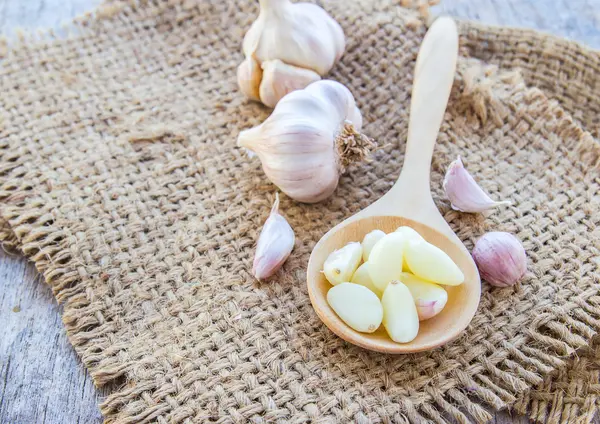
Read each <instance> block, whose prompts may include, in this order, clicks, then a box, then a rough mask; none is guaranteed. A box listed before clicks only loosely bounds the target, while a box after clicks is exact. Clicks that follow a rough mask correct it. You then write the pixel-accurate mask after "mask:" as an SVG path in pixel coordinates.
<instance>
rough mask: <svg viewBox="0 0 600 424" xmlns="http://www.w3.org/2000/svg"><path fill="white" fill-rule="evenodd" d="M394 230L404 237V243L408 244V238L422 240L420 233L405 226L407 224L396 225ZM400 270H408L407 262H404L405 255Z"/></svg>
mask: <svg viewBox="0 0 600 424" xmlns="http://www.w3.org/2000/svg"><path fill="white" fill-rule="evenodd" d="M396 232H397V233H400V234H402V235H404V238H405V239H406V245H408V242H409V241H410V240H423V237H421V234H419V233H417V232H416V231H415V230H413V229H412V228H410V227H407V226H403V227H398V228H397V229H396ZM402 271H404V272H410V268H409V267H408V264H407V263H406V257H404V259H403V260H402Z"/></svg>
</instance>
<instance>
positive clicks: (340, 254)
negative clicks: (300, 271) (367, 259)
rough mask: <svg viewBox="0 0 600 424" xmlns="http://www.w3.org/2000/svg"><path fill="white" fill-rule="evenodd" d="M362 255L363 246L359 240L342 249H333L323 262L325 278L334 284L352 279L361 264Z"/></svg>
mask: <svg viewBox="0 0 600 424" xmlns="http://www.w3.org/2000/svg"><path fill="white" fill-rule="evenodd" d="M361 257H362V248H361V247H360V243H358V242H352V243H348V244H347V245H345V246H344V247H342V248H341V249H338V250H335V251H333V252H332V253H330V254H329V256H328V257H327V259H326V260H325V263H324V264H323V272H324V274H325V278H327V281H329V282H330V283H331V284H333V285H334V286H335V285H337V284H341V283H345V282H348V281H350V280H351V279H352V275H353V274H354V271H356V268H358V264H360V258H361Z"/></svg>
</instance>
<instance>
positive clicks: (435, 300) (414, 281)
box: [400, 272, 448, 321]
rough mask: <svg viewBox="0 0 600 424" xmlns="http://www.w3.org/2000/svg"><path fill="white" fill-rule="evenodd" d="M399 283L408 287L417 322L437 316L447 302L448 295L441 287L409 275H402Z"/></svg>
mask: <svg viewBox="0 0 600 424" xmlns="http://www.w3.org/2000/svg"><path fill="white" fill-rule="evenodd" d="M400 281H401V282H402V283H403V284H404V285H405V286H406V287H408V290H409V291H410V294H411V295H412V297H413V300H414V301H415V306H416V307H417V313H418V315H419V321H424V320H426V319H429V318H432V317H434V316H436V315H437V314H439V313H440V312H441V311H442V309H444V306H446V303H447V302H448V293H447V292H446V290H444V288H443V287H441V286H438V285H437V284H434V283H430V282H429V281H425V280H422V279H421V278H419V277H417V276H415V275H412V274H409V273H406V272H404V273H402V276H401V277H400Z"/></svg>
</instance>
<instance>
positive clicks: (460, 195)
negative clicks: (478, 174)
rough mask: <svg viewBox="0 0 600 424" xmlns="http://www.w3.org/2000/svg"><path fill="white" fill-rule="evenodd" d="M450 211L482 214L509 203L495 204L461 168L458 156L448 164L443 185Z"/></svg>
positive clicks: (463, 168) (462, 167)
mask: <svg viewBox="0 0 600 424" xmlns="http://www.w3.org/2000/svg"><path fill="white" fill-rule="evenodd" d="M443 187H444V190H445V192H446V196H447V197H448V200H450V203H451V206H452V209H454V210H457V211H461V212H483V211H486V210H488V209H491V208H495V207H497V206H501V205H510V202H509V201H501V202H495V201H493V200H492V199H490V197H489V196H488V195H487V194H486V193H485V192H484V191H483V190H482V189H481V187H479V185H478V184H477V183H476V182H475V179H473V177H472V176H471V174H469V172H468V171H467V170H466V169H465V167H464V166H463V163H462V160H461V159H460V156H459V157H458V158H457V159H456V160H455V161H454V162H452V163H451V164H450V166H449V167H448V171H446V176H445V177H444V183H443Z"/></svg>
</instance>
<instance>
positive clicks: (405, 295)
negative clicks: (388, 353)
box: [381, 280, 419, 343]
mask: <svg viewBox="0 0 600 424" xmlns="http://www.w3.org/2000/svg"><path fill="white" fill-rule="evenodd" d="M381 305H382V306H383V325H384V327H385V329H386V331H387V333H388V335H389V336H390V338H391V339H392V340H393V341H395V342H397V343H408V342H410V341H412V340H414V338H415V337H417V334H418V333H419V315H418V314H417V307H416V306H415V301H414V300H413V298H412V295H411V294H410V291H409V290H408V287H406V286H405V285H404V284H402V283H401V282H400V281H397V280H394V281H392V282H390V284H388V285H387V287H386V288H385V291H384V292H383V296H382V297H381Z"/></svg>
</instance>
